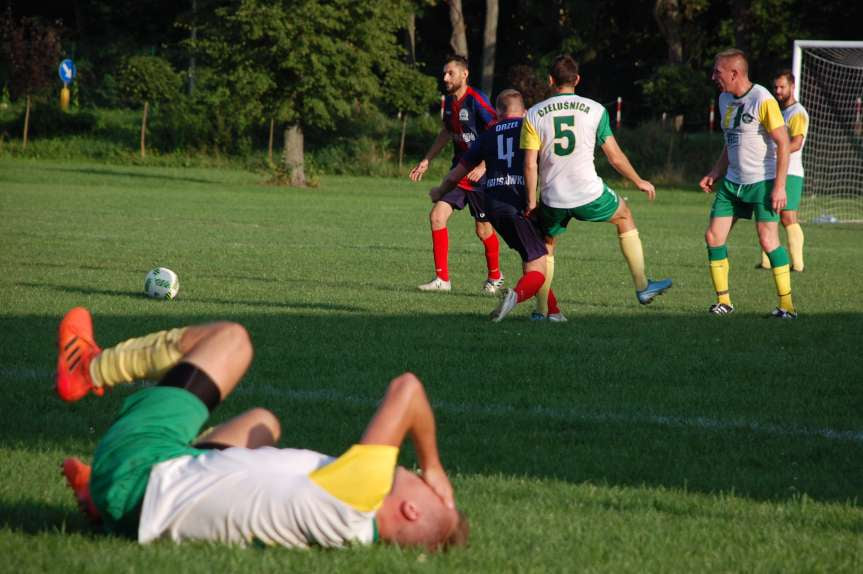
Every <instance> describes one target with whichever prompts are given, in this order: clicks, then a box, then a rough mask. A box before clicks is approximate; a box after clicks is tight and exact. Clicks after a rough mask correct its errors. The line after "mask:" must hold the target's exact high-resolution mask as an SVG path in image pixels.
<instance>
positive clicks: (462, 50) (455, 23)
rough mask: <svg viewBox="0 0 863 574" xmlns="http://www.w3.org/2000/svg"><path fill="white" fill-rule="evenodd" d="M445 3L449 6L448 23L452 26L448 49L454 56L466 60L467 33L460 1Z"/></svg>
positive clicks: (453, 0) (450, 0) (452, 0)
mask: <svg viewBox="0 0 863 574" xmlns="http://www.w3.org/2000/svg"><path fill="white" fill-rule="evenodd" d="M447 3H448V4H449V21H450V23H451V24H452V35H451V36H450V39H449V45H450V48H452V51H453V52H455V53H456V54H459V55H460V56H464V57H465V58H467V57H468V52H467V31H466V30H465V26H464V12H462V10H461V0H449V1H448V2H447Z"/></svg>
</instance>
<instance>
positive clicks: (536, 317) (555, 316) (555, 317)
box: [530, 311, 567, 323]
mask: <svg viewBox="0 0 863 574" xmlns="http://www.w3.org/2000/svg"><path fill="white" fill-rule="evenodd" d="M530 320H531V321H549V322H551V323H566V321H567V318H566V317H565V316H564V314H563V313H562V312H560V311H558V312H557V313H549V314H548V316H546V315H543V314H542V313H540V312H539V311H533V312H532V313H531V314H530Z"/></svg>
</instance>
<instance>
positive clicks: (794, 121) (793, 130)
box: [788, 113, 809, 137]
mask: <svg viewBox="0 0 863 574" xmlns="http://www.w3.org/2000/svg"><path fill="white" fill-rule="evenodd" d="M808 128H809V122H808V121H807V120H806V116H805V115H804V114H801V113H797V114H794V115H793V116H791V117H790V118H788V134H789V135H790V136H791V137H796V136H804V137H805V136H806V130H807V129H808Z"/></svg>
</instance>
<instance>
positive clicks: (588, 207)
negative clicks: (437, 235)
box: [521, 55, 671, 319]
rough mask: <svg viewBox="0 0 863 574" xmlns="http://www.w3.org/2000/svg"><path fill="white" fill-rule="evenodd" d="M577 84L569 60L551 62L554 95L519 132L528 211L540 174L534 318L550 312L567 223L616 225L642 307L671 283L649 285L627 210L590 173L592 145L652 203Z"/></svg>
mask: <svg viewBox="0 0 863 574" xmlns="http://www.w3.org/2000/svg"><path fill="white" fill-rule="evenodd" d="M579 81H581V76H579V73H578V62H576V61H575V60H574V59H573V58H572V57H571V56H568V55H564V56H558V57H557V58H555V60H554V62H553V63H552V65H551V69H550V71H549V84H550V85H551V86H552V87H553V88H554V90H555V91H556V92H557V95H555V96H552V97H551V98H548V99H547V100H544V101H542V102H539V103H538V104H536V105H534V106H533V107H531V108H530V110H528V112H527V117H526V118H525V121H524V125H523V126H522V130H521V147H522V148H523V149H524V154H525V158H524V177H525V185H526V187H527V192H528V212H531V211H533V209H534V208H535V207H536V202H535V198H536V184H537V179H538V175H537V172H538V171H539V172H540V173H541V176H542V179H541V181H540V205H539V225H540V229H542V231H543V233H544V234H545V244H546V247H547V248H548V258H547V260H548V270H547V273H546V277H545V284H544V285H543V287H542V289H540V292H539V296H538V299H539V301H538V302H539V305H538V308H537V311H536V312H535V313H534V315H533V317H534V318H536V319H543V318H545V317H546V315H547V314H548V313H549V312H550V310H549V308H548V305H549V296H548V289H549V288H550V286H551V282H552V278H553V277H554V251H555V246H556V244H557V238H558V237H559V236H560V235H561V234H562V233H564V232H565V231H566V227H567V225H568V224H569V222H570V220H571V219H573V218H574V219H577V220H579V221H601V222H602V221H604V222H608V223H611V224H612V225H614V226H616V227H617V236H618V239H619V241H620V250H621V251H622V252H623V257H624V258H625V259H626V263H627V265H628V266H629V271H630V273H631V274H632V280H633V282H634V283H635V295H636V297H637V298H638V302H639V303H641V304H642V305H646V304H648V303H650V302H652V301H653V299H654V298H655V297H656V296H657V295H661V294H662V293H664V292H665V291H667V290H668V289H669V288H670V287H671V279H662V280H659V281H651V280H649V279H648V278H647V276H646V275H645V271H644V252H643V250H642V246H641V239H640V238H639V236H638V229H637V228H636V226H635V220H634V219H633V216H632V212H631V211H630V210H629V207H628V206H627V204H626V201H624V200H623V199H622V198H621V197H619V196H618V195H617V194H616V193H615V192H614V190H612V189H611V188H609V187H608V185H606V184H605V183H604V182H603V181H602V179H601V178H600V177H599V176H598V175H597V174H596V166H595V163H594V148H595V146H596V145H599V146H600V147H601V149H602V151H603V153H605V156H606V157H607V158H608V161H609V163H610V164H611V165H612V167H614V169H615V170H617V172H618V173H619V174H620V175H622V176H623V177H625V178H626V179H628V180H629V181H631V182H632V183H633V184H634V185H635V187H637V188H638V189H639V190H641V191H643V192H644V193H646V194H647V197H648V199H650V200H653V198H654V197H655V196H656V190H655V189H654V187H653V184H651V183H650V182H649V181H646V180H644V179H641V177H639V175H638V173H637V172H636V171H635V169H634V168H633V167H632V164H630V163H629V159H628V158H627V157H626V155H625V154H624V153H623V151H622V150H621V149H620V147H619V146H618V145H617V141H616V140H615V138H614V135H613V134H612V133H611V127H610V126H609V122H608V112H607V111H606V110H605V108H604V107H603V106H602V104H600V103H599V102H595V101H593V100H590V99H588V98H583V97H581V96H577V95H576V94H575V87H576V86H577V85H578V83H579Z"/></svg>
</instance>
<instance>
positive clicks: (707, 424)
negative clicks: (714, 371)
mask: <svg viewBox="0 0 863 574" xmlns="http://www.w3.org/2000/svg"><path fill="white" fill-rule="evenodd" d="M53 378H54V372H53V371H50V370H47V369H33V368H29V369H28V368H14V367H13V368H0V385H2V384H5V383H9V382H12V381H18V382H22V383H23V382H32V381H44V382H46V383H50V382H51V381H52V379H53ZM234 392H235V394H238V395H261V394H263V395H270V396H273V397H278V398H280V399H288V400H292V401H297V402H301V403H325V402H326V403H342V404H348V405H356V406H361V407H369V408H374V407H375V406H377V404H378V402H379V399H374V398H370V397H363V396H357V395H348V394H344V393H342V392H340V391H338V390H336V389H328V388H321V389H315V390H302V389H287V388H283V387H278V386H275V385H269V384H254V385H248V386H242V385H240V386H239V387H238V388H237V390H236V391H234ZM433 405H434V408H435V410H436V411H441V412H446V413H449V414H465V415H492V416H506V417H519V416H521V417H529V418H542V419H546V420H548V419H552V420H562V421H571V422H581V423H594V424H609V423H611V424H626V425H639V424H640V425H652V426H661V427H670V428H693V429H701V430H712V431H738V430H743V431H749V432H753V433H757V434H766V435H773V436H779V437H793V436H798V437H805V438H824V439H828V440H838V441H849V442H856V443H863V431H855V430H850V431H840V430H834V429H830V428H808V427H799V426H794V425H779V424H772V423H761V422H758V421H747V420H742V419H730V420H724V419H713V418H710V417H702V416H693V417H685V416H666V415H656V414H649V413H622V412H620V413H615V412H596V411H593V412H591V411H583V410H579V409H577V408H552V407H544V406H534V407H527V408H515V407H513V406H512V405H507V404H498V403H483V404H476V403H452V402H447V401H433ZM261 406H266V405H261Z"/></svg>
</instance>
